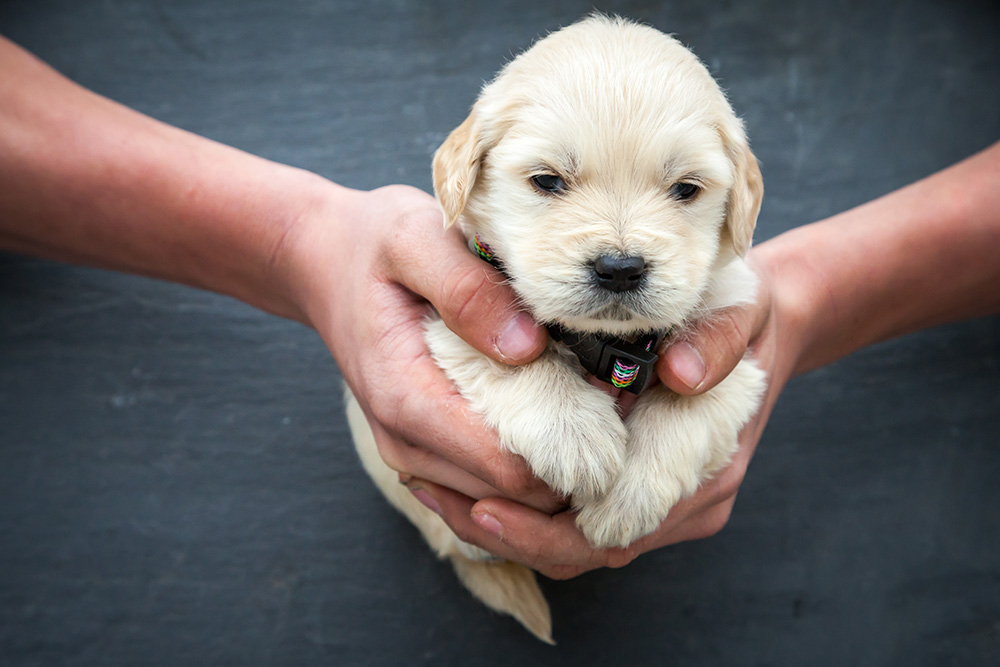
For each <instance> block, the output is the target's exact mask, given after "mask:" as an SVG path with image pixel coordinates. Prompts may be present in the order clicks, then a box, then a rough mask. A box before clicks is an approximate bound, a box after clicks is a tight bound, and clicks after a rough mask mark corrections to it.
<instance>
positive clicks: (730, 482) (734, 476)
mask: <svg viewBox="0 0 1000 667" xmlns="http://www.w3.org/2000/svg"><path fill="white" fill-rule="evenodd" d="M745 477H746V468H745V467H743V466H741V465H730V466H729V467H728V468H726V469H725V470H723V471H722V472H721V473H720V474H719V486H718V488H719V490H718V497H719V500H724V499H728V498H733V497H735V496H736V493H737V492H738V491H739V490H740V486H742V485H743V480H744V478H745Z"/></svg>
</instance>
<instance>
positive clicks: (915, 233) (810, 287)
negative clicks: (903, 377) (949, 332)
mask: <svg viewBox="0 0 1000 667" xmlns="http://www.w3.org/2000/svg"><path fill="white" fill-rule="evenodd" d="M755 256H756V257H757V259H758V260H759V262H760V266H761V267H762V269H763V270H764V271H766V272H767V273H768V275H769V278H770V283H771V284H772V285H773V291H774V298H775V299H776V300H777V301H778V302H779V308H778V310H779V312H780V311H784V314H785V316H786V317H787V319H788V322H789V330H790V331H793V332H796V333H795V334H794V335H793V336H791V337H790V339H791V340H793V341H797V342H793V344H797V345H799V347H800V350H799V351H798V353H797V355H796V360H795V363H794V367H793V369H791V370H792V372H793V373H800V372H805V371H807V370H810V369H812V368H816V367H818V366H822V365H823V364H826V363H829V362H831V361H834V360H836V359H838V358H840V357H843V356H845V355H846V354H849V353H850V352H852V351H854V350H856V349H859V348H861V347H864V346H865V345H868V344H871V343H874V342H877V341H880V340H885V339H888V338H891V337H893V336H898V335H902V334H904V333H908V332H911V331H915V330H917V329H921V328H924V327H928V326H933V325H936V324H941V323H944V322H949V321H953V320H957V319H963V318H969V317H976V316H980V315H985V314H988V313H992V312H997V311H998V310H1000V287H998V286H1000V144H996V145H994V146H992V147H990V148H988V149H987V150H985V151H983V152H982V153H979V154H977V155H975V156H973V157H971V158H969V159H967V160H965V161H963V162H960V163H959V164H957V165H955V166H953V167H951V168H949V169H946V170H944V171H942V172H939V173H937V174H935V175H933V176H930V177H928V178H926V179H924V180H922V181H919V182H917V183H914V184H913V185H910V186H908V187H905V188H903V189H901V190H897V191H896V192H893V193H891V194H889V195H886V196H884V197H882V198H880V199H877V200H875V201H873V202H870V203H868V204H865V205H863V206H859V207H858V208H855V209H852V210H849V211H846V212H844V213H841V214H839V215H837V216H834V217H833V218H830V219H828V220H824V221H822V222H818V223H815V224H812V225H808V226H805V227H801V228H798V229H795V230H792V231H791V232H788V233H786V234H783V235H781V236H779V237H776V238H775V239H773V240H771V241H768V242H766V243H763V244H761V245H760V246H759V247H758V248H756V249H755Z"/></svg>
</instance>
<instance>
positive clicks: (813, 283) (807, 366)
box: [751, 228, 826, 382]
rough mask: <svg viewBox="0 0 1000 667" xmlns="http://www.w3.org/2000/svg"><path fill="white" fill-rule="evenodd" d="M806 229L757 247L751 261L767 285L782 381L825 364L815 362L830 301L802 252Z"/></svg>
mask: <svg viewBox="0 0 1000 667" xmlns="http://www.w3.org/2000/svg"><path fill="white" fill-rule="evenodd" d="M803 229H804V228H800V229H795V230H792V231H790V232H786V233H785V234H782V235H780V236H778V237H775V238H774V239H771V240H769V241H766V242H765V243H762V244H761V245H759V246H755V247H754V248H753V254H752V256H751V260H752V263H753V265H754V266H755V268H756V269H757V270H758V271H759V272H760V273H761V274H762V277H763V280H764V281H765V282H766V283H767V285H768V289H769V290H770V292H771V294H770V298H771V309H772V310H771V312H772V314H771V321H770V326H772V327H773V328H774V332H775V339H776V340H775V345H776V350H775V352H776V355H777V359H776V368H775V369H774V371H773V372H774V373H775V374H777V375H781V376H782V377H781V380H782V382H784V381H786V380H788V379H789V378H791V377H794V376H795V375H799V374H801V373H805V372H806V371H809V370H812V369H813V368H816V367H817V366H819V365H821V364H820V363H817V362H816V360H815V359H814V354H813V351H814V350H815V349H816V348H817V346H818V338H819V332H821V331H822V324H821V323H820V319H821V317H820V315H821V313H822V311H823V307H824V306H823V304H824V301H825V300H826V297H825V296H824V291H823V289H822V286H821V284H820V281H819V280H818V279H817V276H816V273H815V270H814V268H813V267H812V266H811V264H810V262H809V260H808V256H807V254H806V253H804V252H803V251H802V247H803V246H802V241H803V240H804V239H803V238H802V237H803V236H804V234H803Z"/></svg>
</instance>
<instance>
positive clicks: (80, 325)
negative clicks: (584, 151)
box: [0, 0, 1000, 666]
mask: <svg viewBox="0 0 1000 667" xmlns="http://www.w3.org/2000/svg"><path fill="white" fill-rule="evenodd" d="M600 8H602V9H604V10H608V11H615V12H620V13H623V14H625V15H629V16H632V17H635V18H638V19H642V20H645V21H648V22H651V23H653V24H654V25H656V26H657V27H659V28H661V29H663V30H665V31H667V32H673V33H675V34H676V35H677V36H678V37H679V38H680V39H681V40H682V41H683V42H685V43H686V44H688V45H690V46H691V47H692V48H693V49H694V50H695V52H696V53H698V54H699V55H700V56H701V57H702V58H703V59H704V60H705V62H706V63H707V64H708V65H709V67H710V68H711V70H712V72H713V73H714V74H715V75H716V76H717V77H718V78H719V79H720V80H721V81H722V83H723V85H724V86H725V87H726V88H727V89H728V91H729V94H730V96H731V98H732V101H733V104H734V106H735V107H736V108H737V110H738V111H739V113H740V114H741V115H743V116H744V117H745V119H746V121H747V125H748V128H749V133H750V136H751V139H752V142H753V146H754V148H755V150H756V153H757V155H758V156H759V157H760V160H761V162H762V165H763V171H764V178H765V183H766V191H767V195H766V197H765V203H764V208H763V211H762V214H761V218H760V224H759V229H758V234H757V238H758V241H762V240H765V239H767V238H769V237H772V236H774V235H776V234H778V233H780V232H782V231H784V230H786V229H789V228H791V227H795V226H797V225H801V224H804V223H807V222H810V221H812V220H815V219H819V218H822V217H824V216H826V215H829V214H832V213H835V212H837V211H840V210H843V209H845V208H848V207H850V206H853V205H855V204H859V203H861V202H863V201H866V200H867V199H870V198H872V197H874V196H877V195H879V194H881V193H884V192H886V191H889V190H891V189H893V188H896V187H899V186H901V185H903V184H905V183H907V182H910V181H912V180H914V179H916V178H919V177H921V176H923V175H926V174H928V173H931V172H933V171H935V170H937V169H940V168H942V167H944V166H946V165H948V164H950V163H952V162H954V161H956V160H958V159H960V158H962V157H964V156H966V155H968V154H970V153H972V152H974V151H976V150H979V149H981V148H983V147H985V146H986V145H988V144H990V143H991V142H993V141H995V140H996V139H997V138H998V137H1000V38H998V29H1000V21H998V11H997V5H996V3H992V2H991V3H973V2H937V3H935V2H909V3H904V2H898V3H865V2H840V3H833V2H821V3H820V2H817V3H798V4H797V5H794V6H793V4H792V3H786V2H718V3H702V2H670V3H657V2H614V3H608V4H602V5H600ZM586 11H587V7H586V6H585V5H582V4H579V3H571V2H538V1H537V0H532V1H530V2H529V1H517V0H508V1H503V2H492V3H473V2H465V3H463V2H422V3H420V2H407V1H403V0H399V1H397V2H377V1H354V2H318V1H305V0H303V1H291V2H276V1H274V2H269V1H266V0H256V1H244V2H223V1H221V0H219V1H212V2H206V1H203V0H191V1H184V2H170V3H167V2H152V1H149V2H140V1H131V2H130V1H126V0H104V1H101V2H74V1H68V0H67V1H63V2H42V1H39V0H31V1H24V2H4V3H2V4H0V32H2V33H4V34H6V35H7V36H9V37H11V38H12V39H14V40H15V41H17V42H19V43H21V44H23V45H24V46H26V47H27V48H29V49H30V50H32V51H34V52H35V53H37V54H38V55H39V56H41V57H42V58H43V59H45V60H47V61H48V62H50V63H51V64H53V65H54V66H55V67H56V68H58V69H60V70H61V71H63V72H64V73H66V74H67V75H68V76H70V77H71V78H73V79H75V80H77V81H79V82H80V83H82V84H84V85H86V86H89V87H91V88H93V89H95V90H97V91H98V92H100V93H103V94H105V95H108V96H110V97H112V98H114V99H116V100H119V101H121V102H123V103H125V104H128V105H131V106H133V107H135V108H137V109H139V110H141V111H143V112H146V113H148V114H151V115H153V116H155V117H157V118H160V119H162V120H165V121H167V122H170V123H173V124H176V125H179V126H181V127H184V128H187V129H189V130H192V131H194V132H198V133H201V134H204V135H206V136H209V137H212V138H214V139H217V140H219V141H222V142H226V143H229V144H232V145H234V146H237V147H240V148H242V149H245V150H248V151H250V152H253V153H256V154H259V155H263V156H265V157H268V158H272V159H275V160H280V161H283V162H288V163H291V164H295V165H299V166H302V167H305V168H308V169H311V170H314V171H316V172H319V173H320V174H323V175H325V176H328V177H330V178H332V179H334V180H337V181H339V182H341V183H344V184H347V185H350V186H354V187H358V188H372V187H376V186H378V185H382V184H385V183H389V182H404V183H411V184H414V185H417V186H420V187H423V188H425V189H427V188H429V186H430V178H429V157H430V154H431V152H432V151H433V149H434V148H435V147H436V145H437V144H438V143H439V142H440V141H441V140H442V139H443V138H444V136H445V134H446V133H447V132H448V131H449V130H450V129H451V128H452V127H454V126H455V125H457V124H458V123H459V122H460V121H461V120H462V119H463V117H464V115H465V112H466V110H467V108H468V106H469V105H470V104H471V102H472V100H473V98H474V96H475V94H476V92H477V89H478V87H479V86H480V84H481V83H482V81H483V80H484V79H487V78H489V77H490V76H491V75H492V73H493V72H494V71H495V70H496V69H497V68H498V67H499V66H500V65H501V64H502V63H503V62H504V61H505V59H507V58H508V57H509V56H510V54H511V53H513V52H516V51H518V50H520V49H522V48H524V47H526V46H527V45H529V44H530V43H531V41H532V40H533V39H534V38H535V37H536V36H538V35H541V34H544V33H545V32H546V31H549V30H551V29H554V28H556V27H558V26H560V25H563V24H566V23H569V22H572V21H573V20H575V19H576V18H579V16H581V15H582V14H584V13H585V12H586ZM0 187H2V184H0ZM998 254H1000V253H998ZM941 279H942V280H948V276H947V275H943V276H941ZM998 340H1000V319H998V318H996V317H994V318H987V319H982V320H978V321H974V322H969V323H962V324H956V325H952V326H947V327H941V328H938V329H935V330H931V331H926V332H923V333H919V334H915V335H911V336H908V337H906V338H903V339H900V340H897V341H894V342H890V343H886V344H882V345H878V346H875V347H873V348H870V349H868V350H865V351H862V352H860V353H858V354H856V355H854V356H853V357H850V358H848V359H846V360H844V361H842V362H840V363H838V364H835V365H833V366H831V367H828V368H826V369H823V370H821V371H818V372H815V373H812V374H811V375H808V376H806V377H803V378H801V379H798V380H797V381H795V382H793V383H792V384H791V385H790V386H789V388H788V390H787V391H786V393H785V395H784V397H783V399H782V401H781V402H780V404H779V405H778V408H777V410H776V412H775V414H774V417H773V418H772V420H771V424H770V427H769V429H768V431H767V433H766V434H765V436H764V439H763V441H762V444H761V446H760V449H759V450H758V453H757V456H756V458H755V459H754V462H753V465H752V466H751V468H750V471H749V475H748V477H747V480H746V483H745V484H744V486H743V489H742V491H741V494H740V498H739V502H738V503H737V506H736V510H735V513H734V515H733V518H732V521H731V523H730V525H729V526H728V527H727V528H726V530H725V531H723V533H722V534H720V535H719V536H717V537H715V538H712V539H710V540H706V541H702V542H699V543H692V544H684V545H680V546H677V547H674V548H669V549H664V550H661V551H659V552H657V553H653V554H649V555H647V556H644V557H643V558H641V559H640V560H638V561H637V562H635V563H634V564H632V565H630V566H629V567H627V568H625V569H623V570H618V571H602V572H595V573H591V574H588V575H585V576H582V577H580V578H578V579H575V580H572V581H569V582H548V581H546V582H543V585H544V588H545V589H546V591H547V593H548V594H549V596H550V599H551V602H552V609H553V615H554V619H555V634H556V638H557V640H558V641H559V646H558V647H556V648H550V647H547V646H543V645H542V644H540V643H538V642H536V641H535V640H534V639H532V638H531V637H530V636H529V635H528V634H527V633H525V632H524V631H523V630H521V629H520V627H518V626H517V625H516V624H515V623H514V622H513V621H510V620H509V619H506V618H503V617H499V616H497V615H494V614H492V613H491V612H489V611H487V610H485V609H484V608H482V607H480V606H479V605H478V604H477V603H475V602H473V600H472V599H471V598H470V597H469V596H468V595H467V594H466V593H465V592H464V591H463V590H462V589H461V588H460V586H459V584H458V583H457V581H456V580H455V578H454V577H453V575H452V573H451V572H450V568H449V567H448V566H447V565H445V564H443V563H439V562H437V561H436V560H435V559H434V558H433V557H432V555H431V554H430V552H429V551H428V550H427V549H426V548H424V546H423V545H422V543H421V542H420V539H419V537H418V536H417V535H416V533H415V532H414V531H413V530H412V529H410V527H409V526H408V525H407V524H406V523H405V521H403V520H402V519H401V518H399V517H398V516H396V515H395V514H394V513H393V512H392V511H391V510H390V509H389V508H388V507H387V506H386V505H385V504H384V503H383V502H382V501H381V499H380V497H379V496H378V495H377V493H376V492H375V490H374V488H373V487H371V485H370V484H369V483H368V481H367V479H366V478H365V477H364V475H363V473H362V472H361V469H360V467H359V465H358V464H357V463H356V460H355V456H354V453H353V450H352V447H351V445H350V441H349V436H348V433H347V430H346V427H345V424H344V420H343V417H342V415H341V402H340V398H339V394H340V380H339V376H338V374H337V369H336V367H335V365H334V363H333V361H332V360H331V359H330V358H329V356H328V354H327V352H326V350H325V349H324V347H323V346H322V344H321V343H320V341H319V340H318V338H317V337H316V336H315V334H314V333H313V332H311V331H309V330H306V329H305V328H303V327H300V326H297V325H295V324H291V323H288V322H285V321H282V320H279V319H276V318H273V317H270V316H267V315H264V314H261V313H259V312H257V311H255V310H253V309H251V308H249V307H247V306H244V305H242V304H240V303H237V302H234V301H232V300H229V299H226V298H223V297H219V296H215V295H212V294H206V293H203V292H198V291H194V290H191V289H186V288H183V287H178V286H174V285H168V284H163V283H159V282H155V281H150V280H145V279H140V278H134V277H129V276H123V275H116V274H111V273H106V272H101V271H94V270H89V269H82V268H73V267H67V266H60V265H56V264H51V263H47V262H42V261H36V260H31V259H24V258H19V257H13V256H0V364H2V366H0V368H2V372H0V663H3V664H14V665H56V664H74V665H84V664H87V665H91V664H93V665H140V664H141V665H197V664H207V665H223V664H241V665H256V664H289V665H306V664H336V665H355V664H357V665H366V664H371V665H396V664H413V663H417V664H442V665H452V664H459V663H463V664H468V665H491V664H525V663H526V664H551V665H641V664H671V665H737V664H740V665H749V664H759V665H908V666H913V665H950V664H955V665H985V664H1000V513H998V509H1000V503H998V500H1000V491H998V483H997V480H998V478H1000V446H998V442H997V441H998V436H997V429H998V427H1000V398H998V395H1000V372H998V365H1000V342H998Z"/></svg>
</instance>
